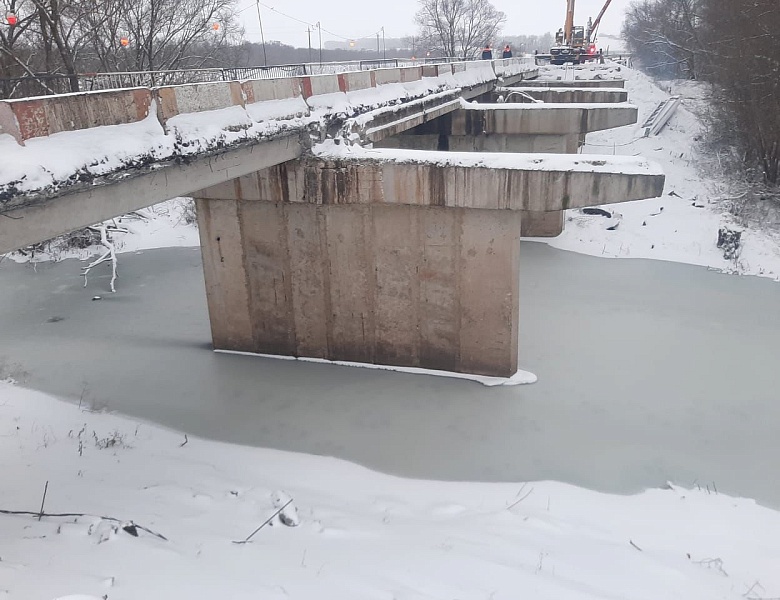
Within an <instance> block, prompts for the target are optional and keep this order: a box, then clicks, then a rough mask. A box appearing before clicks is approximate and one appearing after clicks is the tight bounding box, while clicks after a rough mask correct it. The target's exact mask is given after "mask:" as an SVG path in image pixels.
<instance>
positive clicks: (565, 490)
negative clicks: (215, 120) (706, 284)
mask: <svg viewBox="0 0 780 600" xmlns="http://www.w3.org/2000/svg"><path fill="white" fill-rule="evenodd" d="M0 398H2V401H1V402H0V448H2V452H0V464H2V472H3V480H4V484H3V494H2V498H3V500H2V506H0V508H2V509H6V510H9V509H10V510H22V511H31V512H33V513H36V512H38V511H39V509H40V506H41V497H42V493H43V490H44V485H45V483H46V482H47V481H48V491H47V494H46V501H45V506H44V512H45V513H85V515H87V516H79V517H44V518H43V519H40V520H39V519H38V518H37V517H36V516H29V515H0V531H1V532H2V535H1V536H0V557H2V561H0V598H2V597H6V598H14V599H16V598H19V599H22V598H23V599H25V600H52V599H53V598H58V597H60V596H66V595H68V594H87V595H89V596H92V597H94V598H98V599H99V598H108V599H109V600H137V599H139V598H144V599H145V600H158V599H159V600H211V599H214V598H230V599H236V600H237V599H242V598H246V599H249V598H280V599H281V598H301V599H310V598H322V599H326V598H333V599H334V600H335V599H338V600H348V599H351V598H354V599H356V600H357V599H361V600H363V599H366V598H377V599H379V598H396V599H398V600H402V599H412V598H415V599H417V598H441V599H445V598H447V599H449V598H464V599H466V598H468V599H472V598H473V599H487V598H493V599H495V600H500V599H501V598H507V599H510V598H511V599H514V598H517V597H519V596H522V597H526V596H528V597H533V598H537V599H543V598H549V599H555V600H561V599H564V598H571V599H575V598H576V599H585V598H632V599H636V600H639V599H643V598H647V599H648V600H657V599H658V598H686V599H690V600H693V599H696V598H701V599H702V600H712V599H713V598H734V599H737V598H745V597H746V598H760V597H773V596H777V595H778V594H780V558H779V557H778V552H777V539H778V538H780V513H777V512H774V511H771V510H768V509H765V508H762V507H760V506H757V505H756V504H755V503H754V502H752V501H750V500H741V499H735V498H731V497H728V496H725V495H723V494H719V493H718V492H717V491H716V490H715V485H713V483H712V482H710V483H708V484H705V483H703V482H702V483H701V484H700V486H696V487H695V488H694V489H692V490H687V489H682V488H678V487H672V486H667V487H665V488H664V489H655V490H648V491H646V492H645V493H643V494H640V495H637V496H613V495H607V494H599V493H596V492H591V491H587V490H583V489H581V488H576V487H573V486H569V485H565V484H561V483H555V482H532V483H522V482H518V483H517V484H484V483H482V484H474V483H444V482H431V481H415V480H407V479H400V478H396V477H391V476H387V475H381V474H378V473H375V472H372V471H368V470H366V469H363V468H361V467H358V466H355V465H352V464H349V463H346V462H342V461H338V460H335V459H330V458H322V457H314V456H308V455H301V454H292V453H285V452H279V451H273V450H264V449H259V448H249V447H241V446H232V445H227V444H220V443H216V442H210V441H206V440H202V439H198V438H194V437H185V436H184V435H183V434H180V433H177V432H174V431H166V430H162V429H160V428H158V427H155V426H152V425H147V424H145V423H138V422H135V421H132V420H130V419H126V418H123V417H118V416H114V415H107V414H100V413H93V412H89V411H86V410H84V409H83V407H82V408H81V409H80V408H79V407H78V406H74V405H71V404H66V403H63V402H60V401H57V400H55V399H53V398H50V397H47V396H45V395H43V394H40V393H37V392H32V391H29V390H25V389H21V388H18V387H14V386H11V385H9V384H7V383H0ZM453 460H457V457H453ZM274 494H277V496H278V497H281V498H283V499H284V500H285V501H286V499H287V497H288V495H289V497H291V498H292V499H293V504H292V505H291V507H292V506H294V507H295V508H296V509H297V515H298V517H299V519H300V524H299V525H298V526H297V527H287V526H285V525H283V524H282V523H281V522H280V521H279V520H278V518H277V519H272V521H271V522H270V523H269V524H268V525H267V526H265V527H263V528H262V529H261V530H260V531H258V532H257V533H256V534H255V535H254V536H253V537H252V538H251V543H248V544H235V543H233V542H234V541H241V540H244V539H246V538H247V537H248V536H249V535H250V534H251V533H252V532H253V531H254V530H255V529H256V528H257V527H258V526H260V525H261V524H262V523H263V522H265V521H266V520H267V519H268V518H269V517H271V516H272V515H273V514H274V513H275V512H276V510H277V507H278V506H279V505H280V504H279V502H278V501H277V502H276V503H275V502H274ZM291 507H290V508H291ZM100 516H103V517H112V518H115V519H118V521H110V520H107V519H101V518H100ZM129 521H132V522H133V523H134V524H135V525H136V526H139V527H143V528H146V530H149V531H146V530H144V529H140V528H136V529H135V530H133V531H134V532H135V533H137V537H134V536H133V535H131V534H130V533H127V532H125V530H123V529H122V527H123V526H124V527H129V525H130V524H129ZM130 529H132V528H130ZM152 532H153V533H157V534H160V535H162V536H164V537H165V538H166V540H163V539H161V538H160V537H157V536H155V535H153V533H152Z"/></svg>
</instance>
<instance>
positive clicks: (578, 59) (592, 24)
mask: <svg viewBox="0 0 780 600" xmlns="http://www.w3.org/2000/svg"><path fill="white" fill-rule="evenodd" d="M574 3H575V0H566V21H565V24H564V26H563V29H559V30H558V32H557V33H556V34H555V46H554V47H553V48H551V49H550V62H551V63H552V64H554V65H562V64H564V63H567V62H570V63H576V64H579V63H583V62H585V61H586V60H588V59H593V58H595V57H596V55H597V51H596V30H597V29H598V27H599V23H601V18H602V17H603V16H604V13H605V12H606V10H607V8H608V7H609V5H610V4H611V3H612V0H607V1H606V2H605V3H604V6H603V7H602V9H601V11H600V12H599V14H598V16H597V17H596V20H595V21H591V20H590V19H588V25H587V27H583V26H581V25H575V24H574Z"/></svg>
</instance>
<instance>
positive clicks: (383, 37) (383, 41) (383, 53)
mask: <svg viewBox="0 0 780 600" xmlns="http://www.w3.org/2000/svg"><path fill="white" fill-rule="evenodd" d="M382 58H384V59H385V60H387V46H385V28H384V27H382Z"/></svg>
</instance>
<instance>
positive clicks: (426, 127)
mask: <svg viewBox="0 0 780 600" xmlns="http://www.w3.org/2000/svg"><path fill="white" fill-rule="evenodd" d="M637 115H638V109H637V107H636V106H633V105H631V104H544V103H539V104H476V103H472V104H466V105H465V106H464V107H463V108H462V109H461V110H456V111H451V112H450V113H448V114H444V115H443V116H441V118H438V119H435V120H428V121H426V122H425V123H421V124H420V125H418V126H416V127H415V128H413V129H412V130H411V133H412V134H440V135H446V136H458V135H461V136H462V135H465V136H479V135H494V134H503V135H580V134H585V133H590V132H592V131H602V130H604V129H611V128H613V127H622V126H623V125H633V124H634V123H636V121H637ZM397 133H399V132H397Z"/></svg>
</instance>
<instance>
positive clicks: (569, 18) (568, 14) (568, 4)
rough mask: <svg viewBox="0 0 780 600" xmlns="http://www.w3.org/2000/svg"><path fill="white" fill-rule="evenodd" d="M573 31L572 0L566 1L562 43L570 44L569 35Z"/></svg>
mask: <svg viewBox="0 0 780 600" xmlns="http://www.w3.org/2000/svg"><path fill="white" fill-rule="evenodd" d="M610 1H611V0H610ZM573 29H574V0H566V24H565V25H564V27H563V40H564V43H566V44H571V33H572V30H573Z"/></svg>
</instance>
